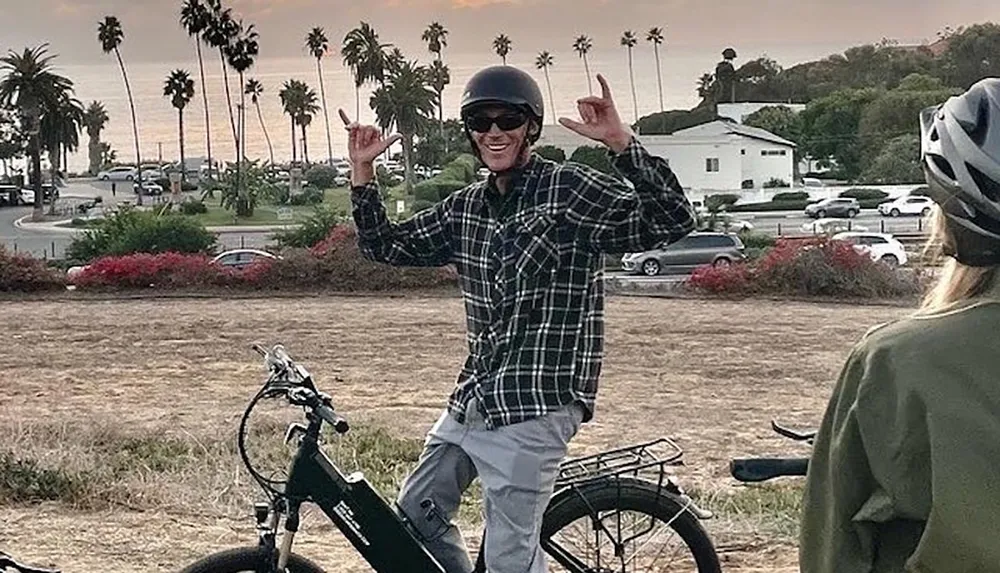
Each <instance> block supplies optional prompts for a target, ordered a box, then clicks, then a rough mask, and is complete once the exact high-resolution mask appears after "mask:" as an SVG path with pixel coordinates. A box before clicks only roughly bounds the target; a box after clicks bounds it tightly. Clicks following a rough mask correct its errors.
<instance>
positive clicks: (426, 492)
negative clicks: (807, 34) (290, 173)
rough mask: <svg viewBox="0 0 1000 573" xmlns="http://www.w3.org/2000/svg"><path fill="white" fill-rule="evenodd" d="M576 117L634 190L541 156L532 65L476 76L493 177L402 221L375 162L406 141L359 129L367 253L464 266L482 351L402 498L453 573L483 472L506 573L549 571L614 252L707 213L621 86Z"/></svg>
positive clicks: (676, 235)
mask: <svg viewBox="0 0 1000 573" xmlns="http://www.w3.org/2000/svg"><path fill="white" fill-rule="evenodd" d="M597 79H598V81H599V82H600V84H601V89H602V95H601V96H600V97H587V98H583V99H581V100H579V102H578V107H579V112H580V116H581V118H582V121H573V120H570V119H561V120H560V122H561V123H562V125H564V126H565V127H567V128H568V129H571V130H573V131H575V132H576V133H578V134H580V135H583V136H585V137H588V138H590V139H593V140H595V141H598V142H601V143H603V144H604V145H605V146H607V147H608V148H609V149H610V154H611V156H612V161H613V163H614V165H615V166H616V167H617V169H618V170H619V171H620V172H621V174H622V175H624V176H625V177H626V178H627V179H628V180H629V181H630V182H631V183H632V185H633V186H634V189H632V188H631V187H630V186H629V185H628V184H626V183H625V182H624V181H621V180H619V179H616V178H613V177H610V176H608V175H605V174H602V173H599V172H597V171H596V170H593V169H590V168H588V167H584V166H581V165H576V164H566V165H560V164H557V163H554V162H551V161H547V160H545V159H542V158H541V157H539V156H538V155H537V154H533V153H531V150H530V147H531V145H532V144H534V143H535V142H536V141H537V140H538V138H539V136H540V135H541V130H542V125H543V119H544V108H543V102H542V95H541V91H540V90H539V89H538V85H537V84H536V83H535V81H534V80H533V79H532V78H531V76H530V75H528V74H527V73H525V72H523V71H521V70H518V69H516V68H513V67H508V66H496V67H490V68H487V69H484V70H482V71H480V72H478V73H476V74H475V75H474V76H473V77H472V78H471V79H470V80H469V82H468V84H467V86H466V89H465V92H464V95H463V97H462V120H463V123H464V126H465V132H466V135H467V137H468V138H469V139H470V142H471V144H472V148H473V150H474V152H475V154H476V155H477V157H478V158H479V159H480V160H481V161H482V162H483V163H484V164H485V165H486V167H487V168H488V169H489V170H490V172H491V174H490V176H489V178H488V179H487V181H484V182H479V183H473V184H472V185H470V186H468V187H467V188H465V189H463V190H461V191H458V192H456V193H453V194H452V195H451V196H449V197H448V198H447V199H445V200H444V201H441V202H440V203H439V204H437V205H435V206H434V207H432V208H429V209H426V210H424V211H423V212H420V213H418V214H416V215H415V216H413V217H412V218H410V219H409V220H407V221H403V222H401V223H393V222H390V221H389V219H388V218H387V217H386V213H385V208H384V206H383V205H382V202H381V199H380V197H379V193H378V188H377V184H376V183H375V169H374V166H373V161H374V160H375V158H376V157H378V156H379V155H380V154H381V153H383V152H384V151H385V150H386V149H387V148H388V147H389V146H390V145H391V144H392V143H393V142H395V141H397V140H398V136H393V137H389V138H382V136H381V135H380V134H379V131H378V129H377V128H374V127H362V126H359V125H357V124H355V123H348V122H349V120H348V118H347V116H346V115H345V114H344V112H343V111H341V112H340V114H341V118H342V119H343V120H344V122H345V124H348V126H347V127H348V131H349V132H350V136H349V147H350V152H349V154H350V160H351V164H352V170H351V179H352V189H353V190H352V202H353V205H354V211H353V215H354V220H355V223H356V224H357V227H358V242H359V245H360V248H361V251H362V253H364V255H365V256H366V257H368V258H370V259H372V260H374V261H380V262H383V263H388V264H391V265H406V266H443V265H447V264H452V265H454V266H455V268H456V269H457V270H458V274H459V281H460V284H461V287H462V290H463V293H464V297H465V306H466V318H467V325H468V344H469V355H468V358H467V360H466V362H465V366H464V368H463V369H462V371H461V373H460V374H459V376H458V382H457V385H456V387H455V389H454V391H453V392H452V394H451V397H450V399H449V402H448V407H447V410H446V411H445V412H444V413H443V414H442V415H441V417H440V418H439V419H438V421H437V423H436V424H435V425H434V427H433V428H432V429H431V430H430V432H429V434H428V436H427V440H426V444H425V449H424V452H423V454H422V455H421V458H420V461H419V463H418V465H417V467H416V468H415V470H414V471H413V473H412V474H411V475H410V476H409V477H408V478H407V480H406V482H405V483H404V484H403V487H402V489H401V491H400V495H399V499H398V505H399V508H400V510H401V511H402V512H403V514H404V515H405V516H406V517H408V518H409V519H410V520H411V522H412V523H413V525H414V526H415V527H416V528H417V530H418V531H419V532H420V534H421V535H422V536H423V537H424V541H425V543H426V545H427V547H428V549H429V550H430V551H431V553H432V554H433V555H434V556H435V557H436V558H437V560H438V561H439V562H440V563H441V564H442V566H444V568H445V570H447V571H448V572H449V573H468V572H469V571H472V564H471V562H470V559H469V557H468V554H467V551H466V548H465V545H464V542H463V540H462V537H461V534H460V533H459V531H458V529H457V528H456V527H455V526H454V524H453V523H452V518H453V517H454V515H455V513H456V511H457V510H458V506H459V502H460V498H461V496H462V493H463V492H464V491H465V490H466V488H467V487H468V486H469V484H470V483H471V482H472V480H473V479H474V478H476V477H477V476H478V477H479V478H480V481H481V484H482V487H483V497H484V505H485V510H486V511H485V513H486V537H485V564H486V567H487V569H488V571H490V573H525V572H529V573H544V571H546V564H545V557H544V554H543V552H542V550H541V549H540V546H539V528H540V525H541V518H542V514H543V512H544V510H545V507H546V504H547V503H548V501H549V499H550V497H551V495H552V492H553V488H554V484H555V479H556V477H557V474H558V469H559V463H560V461H561V460H562V459H563V458H564V456H565V455H566V451H567V446H568V443H569V441H570V439H571V438H572V437H573V436H574V435H575V434H576V433H577V430H578V429H579V426H580V424H581V422H585V421H589V420H590V419H591V418H592V417H593V412H594V402H595V398H596V394H597V378H598V374H599V371H600V367H601V357H602V354H603V307H604V290H603V282H602V278H603V277H602V267H603V260H602V255H603V254H604V253H622V252H627V251H642V250H647V249H651V248H653V247H655V246H657V245H660V244H662V243H664V242H674V241H677V240H678V239H680V238H682V237H684V236H685V235H687V234H688V233H690V232H691V231H692V230H693V228H694V225H695V218H694V215H693V212H692V209H691V205H690V203H689V202H688V201H687V199H686V198H685V196H684V193H683V190H682V189H681V186H680V184H679V183H678V182H677V179H676V177H675V176H674V174H673V173H672V172H671V170H670V169H669V167H668V166H667V163H666V162H665V161H664V160H662V159H660V158H657V157H652V156H650V155H649V154H648V153H647V152H646V151H645V149H643V147H642V146H641V145H640V144H639V142H638V140H636V139H635V138H634V137H633V136H632V133H631V130H629V128H628V127H627V126H625V125H623V124H622V121H621V119H620V117H619V115H618V111H617V109H616V108H615V104H614V101H613V100H612V97H611V91H610V89H609V88H608V85H607V82H606V81H605V80H604V78H603V77H602V76H600V75H598V76H597Z"/></svg>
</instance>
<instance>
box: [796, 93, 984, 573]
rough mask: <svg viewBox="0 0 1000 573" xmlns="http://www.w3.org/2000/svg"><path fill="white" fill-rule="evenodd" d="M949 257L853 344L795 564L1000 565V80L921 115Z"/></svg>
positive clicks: (813, 464)
mask: <svg viewBox="0 0 1000 573" xmlns="http://www.w3.org/2000/svg"><path fill="white" fill-rule="evenodd" d="M920 119H921V121H920V124H921V132H922V140H921V150H922V153H921V157H922V163H923V169H924V173H925V175H926V178H927V183H928V185H929V187H930V195H931V197H932V198H933V199H934V201H935V202H936V203H937V208H936V212H935V213H934V215H933V217H934V219H935V220H934V229H935V237H934V238H933V239H932V240H933V241H935V242H936V243H937V244H939V245H940V248H941V249H942V251H943V254H944V255H945V256H946V257H948V258H947V261H946V263H945V265H944V268H943V270H942V273H941V276H940V278H939V280H938V282H937V284H936V286H935V287H934V288H933V289H932V290H931V291H930V292H929V293H928V295H927V297H926V299H925V300H924V302H923V304H922V306H921V308H920V309H919V311H918V312H916V313H915V314H914V315H913V316H911V317H908V318H905V319H902V320H899V321H896V322H893V323H890V324H887V325H882V326H879V327H876V328H874V329H872V330H871V331H869V332H868V333H867V334H866V335H865V336H864V338H863V339H862V340H861V342H860V343H858V345H857V346H855V348H854V349H853V351H852V352H851V354H850V356H849V358H848V360H847V363H846V365H845V366H844V368H843V370H842V372H841V375H840V378H839V380H838V382H837V385H836V389H835V390H834V393H833V397H832V399H831V400H830V403H829V406H828V408H827V411H826V413H825V415H824V418H823V421H822V424H821V426H820V429H819V433H818V435H817V438H816V442H815V449H814V451H813V456H812V459H811V461H810V467H809V474H808V477H807V479H806V490H805V497H804V505H803V515H802V524H801V525H802V527H801V537H800V563H801V570H802V571H803V573H834V572H836V573H854V572H862V571H863V572H865V573H868V572H877V573H883V572H884V573H889V572H904V571H906V572H919V573H930V572H935V573H936V572H942V573H943V572H948V573H965V572H969V573H971V572H977V573H984V572H990V571H1000V285H998V281H997V266H998V265H1000V79H987V80H983V81H981V82H979V83H977V84H976V85H974V86H972V88H970V89H969V90H968V91H967V92H966V93H964V94H962V95H960V96H956V97H953V98H951V99H949V100H948V101H947V102H946V103H944V104H943V105H941V106H938V107H934V108H930V109H927V110H925V111H924V112H923V113H922V114H921V118H920Z"/></svg>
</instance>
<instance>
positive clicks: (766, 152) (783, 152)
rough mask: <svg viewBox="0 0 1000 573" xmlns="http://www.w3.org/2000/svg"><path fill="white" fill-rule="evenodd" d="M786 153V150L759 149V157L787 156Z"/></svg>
mask: <svg viewBox="0 0 1000 573" xmlns="http://www.w3.org/2000/svg"><path fill="white" fill-rule="evenodd" d="M787 153H788V152H787V151H786V150H784V149H761V150H760V155H761V157H768V156H771V155H787Z"/></svg>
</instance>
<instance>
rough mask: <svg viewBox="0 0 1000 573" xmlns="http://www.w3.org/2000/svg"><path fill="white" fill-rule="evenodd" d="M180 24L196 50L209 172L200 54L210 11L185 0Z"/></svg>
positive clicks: (209, 131)
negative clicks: (191, 38)
mask: <svg viewBox="0 0 1000 573" xmlns="http://www.w3.org/2000/svg"><path fill="white" fill-rule="evenodd" d="M180 23H181V26H182V27H183V28H184V29H185V31H187V33H188V36H194V45H195V49H196V50H197V51H198V70H199V73H200V77H201V99H202V105H204V106H205V152H206V154H207V155H208V166H209V174H211V173H212V171H211V169H212V165H213V164H212V127H211V118H210V116H209V112H208V88H207V87H206V85H205V60H204V58H203V57H202V55H201V43H202V40H203V38H202V34H204V33H205V31H206V30H207V29H208V27H209V26H210V25H211V23H212V13H211V12H209V10H208V7H207V6H206V5H205V4H203V3H202V1H201V0H185V2H184V5H183V6H182V7H181V18H180Z"/></svg>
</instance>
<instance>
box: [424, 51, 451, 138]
mask: <svg viewBox="0 0 1000 573" xmlns="http://www.w3.org/2000/svg"><path fill="white" fill-rule="evenodd" d="M427 77H428V81H429V82H430V84H431V87H433V88H434V91H436V92H437V103H438V127H439V129H440V134H441V141H442V142H444V152H445V153H446V154H447V153H448V140H447V139H445V137H444V105H442V103H443V102H442V101H441V99H442V97H443V94H444V88H445V87H447V86H448V84H450V83H451V70H449V69H448V64H446V63H444V62H442V61H441V60H434V61H433V62H431V65H430V67H429V68H428V69H427Z"/></svg>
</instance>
